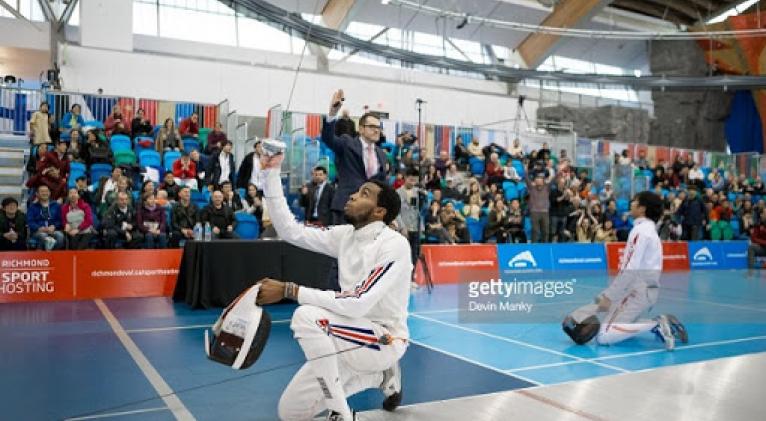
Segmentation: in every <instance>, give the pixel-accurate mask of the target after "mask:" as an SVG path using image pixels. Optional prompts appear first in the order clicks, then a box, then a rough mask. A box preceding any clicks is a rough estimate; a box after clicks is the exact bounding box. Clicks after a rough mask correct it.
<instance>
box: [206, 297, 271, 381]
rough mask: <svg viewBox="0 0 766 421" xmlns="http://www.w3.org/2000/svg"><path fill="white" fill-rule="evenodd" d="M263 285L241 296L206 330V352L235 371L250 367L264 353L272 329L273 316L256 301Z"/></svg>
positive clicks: (212, 358)
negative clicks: (210, 328)
mask: <svg viewBox="0 0 766 421" xmlns="http://www.w3.org/2000/svg"><path fill="white" fill-rule="evenodd" d="M259 288H260V285H254V286H252V287H250V288H248V289H247V290H245V291H244V292H243V293H241V294H240V295H239V297H237V298H236V299H235V300H234V301H233V302H232V303H231V304H229V306H228V307H226V308H225V309H224V310H223V313H222V314H221V317H219V318H218V320H217V321H216V322H215V324H214V325H213V329H212V339H211V338H210V332H209V330H205V353H206V354H207V357H208V358H210V359H211V360H213V361H216V362H219V363H221V364H225V365H228V366H230V367H231V368H233V369H235V370H241V369H243V368H248V367H250V366H251V365H253V363H255V361H256V360H257V359H258V357H259V356H260V355H261V352H263V348H264V346H266V341H267V340H268V339H269V333H270V332H271V316H269V313H267V312H266V311H265V310H263V309H262V308H261V307H259V306H257V305H256V304H255V299H256V298H257V297H258V289H259Z"/></svg>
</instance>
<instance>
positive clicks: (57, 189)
mask: <svg viewBox="0 0 766 421" xmlns="http://www.w3.org/2000/svg"><path fill="white" fill-rule="evenodd" d="M56 148H57V150H55V151H51V152H48V153H46V154H45V155H44V156H43V158H41V159H40V160H39V161H37V168H36V169H35V175H33V176H32V177H31V178H30V179H29V180H27V187H29V188H32V189H36V188H37V187H39V186H40V185H42V184H45V185H46V186H48V188H49V189H50V190H51V200H58V199H63V198H65V197H66V187H67V177H69V160H68V159H67V155H66V150H67V148H66V143H64V142H59V144H58V145H57V146H56ZM59 154H62V156H61V157H60V156H59Z"/></svg>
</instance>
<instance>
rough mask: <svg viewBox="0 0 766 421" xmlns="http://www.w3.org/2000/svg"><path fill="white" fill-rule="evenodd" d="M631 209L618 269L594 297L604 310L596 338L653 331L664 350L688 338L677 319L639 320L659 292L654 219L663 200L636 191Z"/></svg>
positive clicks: (606, 341) (608, 340) (606, 340)
mask: <svg viewBox="0 0 766 421" xmlns="http://www.w3.org/2000/svg"><path fill="white" fill-rule="evenodd" d="M630 211H631V214H632V215H633V217H634V218H635V222H634V225H633V229H632V230H631V231H630V234H629V236H628V242H627V245H626V247H625V249H624V251H623V254H622V257H621V261H620V271H619V273H618V275H617V277H616V278H615V280H614V281H613V282H612V283H611V284H610V285H609V287H607V288H606V289H605V290H604V291H602V292H601V294H599V296H598V297H597V298H596V305H597V307H598V310H599V311H601V312H605V313H602V314H603V317H601V327H600V329H599V332H598V334H597V336H596V341H597V342H598V343H599V344H601V345H611V344H615V343H617V342H621V341H624V340H626V339H628V338H631V337H633V336H636V335H639V334H641V333H643V332H648V331H654V332H655V333H656V334H657V335H658V336H659V337H660V338H661V339H662V340H663V342H664V343H665V347H666V348H667V349H673V347H674V346H675V339H679V340H681V341H682V342H686V341H687V335H686V330H685V329H684V327H683V325H681V323H680V322H679V321H678V319H676V318H675V317H674V316H673V315H669V314H663V315H660V316H658V317H656V318H655V319H641V316H642V315H643V314H645V312H648V311H649V310H650V309H651V308H652V307H653V306H654V304H655V303H656V302H657V298H658V296H659V291H660V275H661V274H662V259H663V254H662V242H661V241H660V237H659V236H658V235H657V227H656V225H655V221H656V220H657V219H658V218H659V217H660V216H661V215H662V211H663V204H662V199H660V197H659V196H657V195H655V194H654V193H651V192H643V193H639V194H638V195H636V197H635V198H634V200H633V201H632V202H631V209H630Z"/></svg>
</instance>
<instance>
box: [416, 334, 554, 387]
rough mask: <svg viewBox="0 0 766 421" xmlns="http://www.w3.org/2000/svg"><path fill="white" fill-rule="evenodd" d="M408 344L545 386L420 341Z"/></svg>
mask: <svg viewBox="0 0 766 421" xmlns="http://www.w3.org/2000/svg"><path fill="white" fill-rule="evenodd" d="M408 342H410V343H413V344H415V345H418V346H422V347H423V348H427V349H430V350H431V351H434V352H438V353H440V354H444V355H446V356H448V357H452V358H455V359H458V360H460V361H463V362H466V363H469V364H473V365H476V366H479V367H481V368H486V369H487V370H490V371H494V372H495V373H499V374H502V375H504V376H508V377H513V378H517V379H520V380H524V381H525V382H528V383H532V384H533V385H535V386H543V384H542V383H540V382H538V381H534V380H532V379H529V378H526V377H523V376H520V375H516V374H514V375H511V374H510V373H507V372H505V371H503V370H500V369H499V368H495V367H492V366H491V365H487V364H484V363H480V362H478V361H475V360H472V359H470V358H466V357H463V356H462V355H457V354H453V353H451V352H449V351H445V350H443V349H439V348H435V347H433V346H431V345H426V344H424V343H422V342H420V341H415V340H412V339H410V340H409V341H408Z"/></svg>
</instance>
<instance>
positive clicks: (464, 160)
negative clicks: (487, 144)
mask: <svg viewBox="0 0 766 421" xmlns="http://www.w3.org/2000/svg"><path fill="white" fill-rule="evenodd" d="M453 156H454V158H455V164H457V166H458V168H460V169H463V170H464V169H467V168H468V158H470V157H471V154H470V153H469V152H468V148H466V146H465V144H463V136H460V135H458V136H457V138H455V147H454V152H453Z"/></svg>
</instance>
